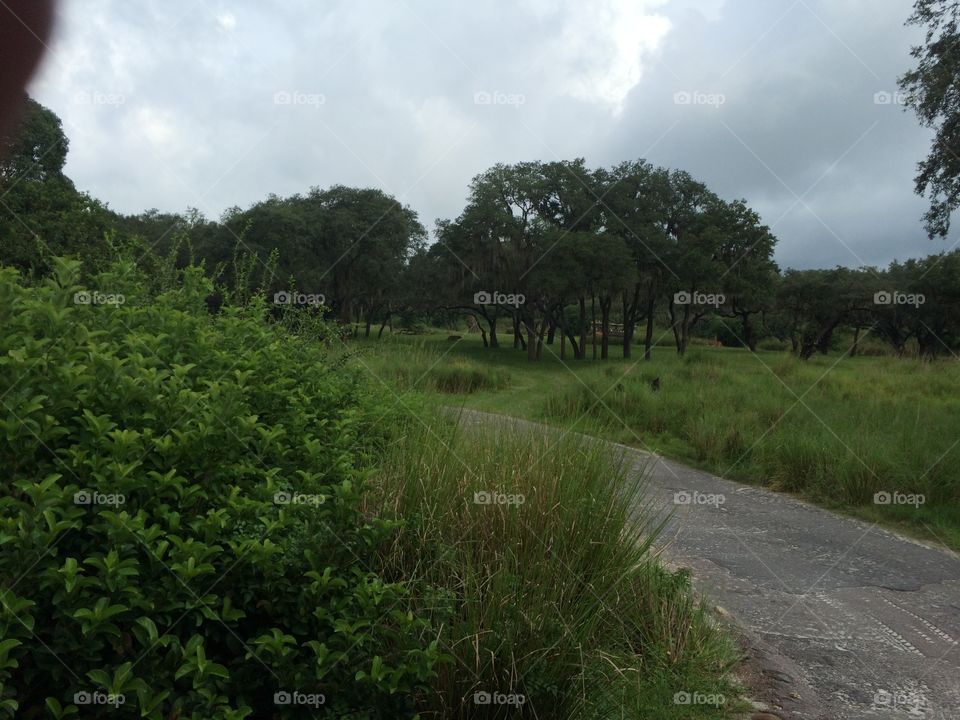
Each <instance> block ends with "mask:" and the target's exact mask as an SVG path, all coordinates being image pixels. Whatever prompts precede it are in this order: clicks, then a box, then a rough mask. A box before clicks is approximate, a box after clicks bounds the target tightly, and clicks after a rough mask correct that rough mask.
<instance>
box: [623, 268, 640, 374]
mask: <svg viewBox="0 0 960 720" xmlns="http://www.w3.org/2000/svg"><path fill="white" fill-rule="evenodd" d="M639 306H640V283H639V282H637V283H634V286H633V301H632V302H630V300H629V295H628V293H627V291H626V290H624V291H623V359H624V360H629V359H630V356H631V354H632V353H631V350H632V347H631V346H632V345H633V332H634V328H635V327H636V324H637V308H638V307H639Z"/></svg>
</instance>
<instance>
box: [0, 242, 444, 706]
mask: <svg viewBox="0 0 960 720" xmlns="http://www.w3.org/2000/svg"><path fill="white" fill-rule="evenodd" d="M77 273H78V264H77V263H74V262H69V261H59V263H58V269H57V272H56V274H55V276H54V277H53V278H50V279H48V280H46V281H44V282H43V283H42V284H41V285H39V286H37V287H33V288H28V287H24V286H23V285H22V284H21V283H20V282H19V281H18V278H17V276H16V274H15V273H14V272H13V271H11V270H9V269H2V270H0V322H2V325H3V327H4V333H3V334H2V337H0V432H2V437H3V442H2V444H0V462H2V465H3V467H4V468H5V469H6V482H5V483H4V484H3V489H2V491H0V544H2V545H3V554H2V555H0V582H2V587H3V594H2V595H0V684H2V689H0V709H2V710H3V711H5V712H7V713H9V714H13V713H14V712H15V713H16V715H17V717H41V716H45V715H46V716H48V717H49V716H52V717H57V718H59V717H69V716H75V715H77V714H79V715H80V716H90V715H91V714H93V715H98V716H99V715H100V714H101V711H102V709H103V708H101V707H99V706H93V705H90V706H89V707H88V706H86V705H84V704H83V701H84V700H89V699H90V697H89V696H91V695H92V696H93V697H94V698H95V699H98V700H101V701H102V700H107V701H109V700H111V699H112V700H113V704H115V705H117V707H116V709H115V714H114V715H113V716H115V717H149V718H173V717H176V718H197V719H198V720H207V719H209V718H241V717H246V716H253V717H257V718H267V717H277V718H282V717H302V716H304V715H308V716H309V715H312V714H313V712H314V708H312V707H310V708H305V707H303V706H302V705H284V704H276V702H275V700H280V701H281V702H282V700H284V699H285V696H282V695H280V696H276V694H277V693H285V692H287V693H294V692H297V693H302V694H303V695H307V696H313V697H308V698H304V697H300V698H299V699H300V700H301V701H303V700H306V701H307V702H314V703H316V704H319V701H320V696H321V695H322V696H323V699H324V702H323V704H322V708H323V709H325V711H326V712H328V713H330V714H331V715H333V716H340V717H343V716H347V715H349V717H351V718H379V717H384V718H394V717H402V716H404V714H407V715H409V714H410V712H409V710H410V707H411V702H412V698H413V697H414V696H415V695H416V693H417V691H418V688H422V687H424V686H425V684H426V683H427V682H428V681H429V679H430V678H431V676H432V675H433V673H434V670H433V668H434V665H435V664H436V662H437V660H438V652H437V650H436V645H435V643H432V642H431V638H433V637H435V634H433V633H431V632H430V630H429V628H428V627H427V625H426V623H425V621H423V620H421V619H419V618H417V617H415V616H414V615H413V614H411V613H409V611H408V608H409V606H410V593H411V590H410V588H408V587H407V586H406V585H404V584H401V583H389V582H385V581H384V579H382V578H381V577H380V576H379V575H378V574H377V573H376V572H374V571H373V570H371V568H372V567H374V565H373V563H372V557H373V551H374V549H375V548H376V547H378V546H380V545H381V544H382V543H383V542H384V541H385V538H387V537H388V536H389V534H390V533H391V532H392V531H393V526H392V525H391V524H390V523H386V522H382V521H379V520H377V519H374V518H372V517H370V516H369V515H367V514H364V513H362V512H361V505H360V501H361V492H362V490H363V487H364V483H365V478H366V476H367V474H368V471H369V466H370V456H371V453H372V451H373V450H374V449H375V446H376V445H378V444H379V441H378V440H377V439H376V438H377V437H378V434H377V430H376V428H375V427H374V426H373V421H374V420H375V414H374V413H373V412H372V408H371V406H370V404H369V402H368V401H367V400H366V395H367V393H366V391H365V390H364V386H363V384H362V383H360V382H359V381H358V378H357V377H355V376H354V375H353V374H352V373H351V372H348V371H346V370H344V369H339V368H338V367H337V366H336V365H335V364H333V363H331V362H330V361H329V359H328V358H327V357H325V355H324V353H323V352H322V351H320V350H318V349H317V345H316V343H312V342H310V341H309V340H308V339H305V338H300V337H298V336H295V335H292V334H290V333H288V332H286V331H284V330H283V329H281V328H279V327H277V326H275V325H270V324H269V323H268V322H266V320H265V315H266V314H265V311H264V308H263V307H262V304H258V303H256V302H254V303H253V304H252V306H251V307H249V308H247V309H237V308H232V309H226V310H225V311H224V312H222V313H221V314H220V315H219V316H218V317H217V318H215V319H214V318H211V317H210V316H209V315H208V314H207V312H206V309H205V305H204V299H205V297H206V296H207V295H208V294H209V293H210V291H211V289H212V287H211V283H210V281H209V280H207V279H206V278H205V277H204V276H203V274H202V272H201V271H200V270H198V269H197V268H188V269H187V270H186V271H185V272H184V274H183V276H182V278H181V287H180V288H178V289H175V290H171V291H168V292H166V293H163V294H160V295H159V296H157V297H155V298H148V297H145V296H144V292H145V291H144V290H143V289H142V288H144V287H146V282H145V278H143V277H142V276H140V275H139V273H138V271H137V270H136V267H135V266H134V265H132V264H131V263H126V264H119V265H117V266H115V267H114V269H113V270H112V271H111V272H110V273H107V274H104V275H101V276H100V277H99V278H97V280H96V282H95V283H94V285H93V287H95V288H96V289H97V290H98V291H100V292H102V293H104V295H95V294H93V295H89V296H88V295H78V296H76V297H75V293H82V292H86V291H85V290H84V289H83V288H81V287H80V286H79V284H78V279H77V278H78V274H77ZM120 295H123V296H124V298H123V299H124V301H125V302H124V303H123V304H100V303H99V301H101V300H110V299H111V298H112V299H113V300H114V301H117V300H119V296H120ZM84 299H88V300H92V302H90V304H82V301H83V300H84ZM77 300H80V301H81V302H80V303H78V302H77ZM85 693H86V694H88V695H84V694H85ZM95 693H103V695H94V694H95ZM121 696H122V697H123V699H124V702H123V703H122V704H119V698H120V697H121ZM78 705H80V707H77V706H78ZM111 711H113V708H111Z"/></svg>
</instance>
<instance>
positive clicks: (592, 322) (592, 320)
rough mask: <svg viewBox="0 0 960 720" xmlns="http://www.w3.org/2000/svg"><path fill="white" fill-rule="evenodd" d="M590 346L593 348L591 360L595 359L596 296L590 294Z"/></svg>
mask: <svg viewBox="0 0 960 720" xmlns="http://www.w3.org/2000/svg"><path fill="white" fill-rule="evenodd" d="M590 347H591V348H592V349H593V358H592V359H593V360H596V359H597V296H596V295H591V296H590Z"/></svg>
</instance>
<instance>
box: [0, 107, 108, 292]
mask: <svg viewBox="0 0 960 720" xmlns="http://www.w3.org/2000/svg"><path fill="white" fill-rule="evenodd" d="M68 148H69V142H68V140H67V138H66V136H65V135H64V133H63V126H62V123H61V122H60V118H58V117H57V116H56V114H54V113H53V112H52V111H51V110H49V109H48V108H45V107H43V106H42V105H40V104H39V103H37V102H36V101H34V100H32V99H27V101H26V105H25V108H24V112H23V115H22V117H21V121H20V123H19V125H15V126H14V127H13V129H12V130H11V131H10V132H9V133H8V134H7V135H5V136H3V137H0V261H2V262H3V263H4V264H6V265H11V266H14V267H17V268H19V269H20V270H22V271H24V272H26V273H28V274H32V275H42V274H45V273H46V272H48V271H49V270H50V267H51V266H50V258H52V257H53V256H55V255H75V256H77V257H79V258H81V259H82V260H83V261H84V265H85V268H86V269H87V270H88V271H92V270H93V269H94V268H95V267H97V266H98V265H99V264H100V263H102V262H103V260H104V258H105V256H106V254H107V253H108V248H107V245H106V243H105V242H104V234H105V233H106V232H107V231H108V230H110V229H111V228H112V218H111V214H110V212H109V211H108V209H107V208H106V206H104V205H103V204H102V203H100V202H99V201H97V200H95V199H93V198H92V197H90V196H89V195H87V194H86V193H82V192H78V191H77V189H76V187H75V186H74V184H73V182H72V181H71V180H70V179H69V178H68V177H67V176H66V175H64V174H63V167H64V163H65V162H66V158H67V150H68Z"/></svg>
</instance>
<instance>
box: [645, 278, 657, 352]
mask: <svg viewBox="0 0 960 720" xmlns="http://www.w3.org/2000/svg"><path fill="white" fill-rule="evenodd" d="M656 305H657V291H656V280H653V279H652V280H650V287H649V289H648V292H647V332H646V335H645V337H644V339H643V359H644V360H651V359H653V311H654V308H655V307H656Z"/></svg>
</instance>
